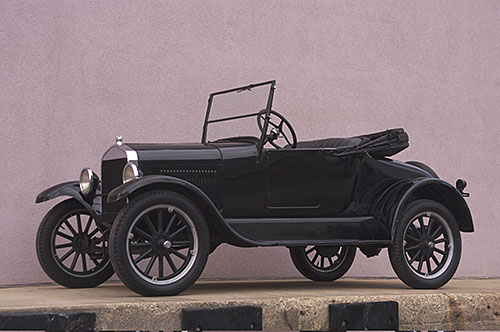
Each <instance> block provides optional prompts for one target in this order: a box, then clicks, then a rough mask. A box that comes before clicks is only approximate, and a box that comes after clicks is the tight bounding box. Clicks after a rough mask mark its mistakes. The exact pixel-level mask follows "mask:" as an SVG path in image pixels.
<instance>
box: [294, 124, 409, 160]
mask: <svg viewBox="0 0 500 332" xmlns="http://www.w3.org/2000/svg"><path fill="white" fill-rule="evenodd" d="M408 146H409V143H408V134H407V133H406V132H405V131H404V129H403V128H395V129H388V130H384V131H380V132H377V133H372V134H365V135H360V136H354V137H347V138H325V139H319V140H314V141H305V142H298V143H297V148H298V149H321V148H323V149H335V150H338V151H339V154H351V153H357V152H367V153H369V154H370V155H371V156H373V157H374V158H382V157H388V156H392V155H394V154H396V153H398V152H400V151H402V150H404V149H406V148H407V147H408ZM287 148H290V147H287Z"/></svg>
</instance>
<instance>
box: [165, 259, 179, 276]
mask: <svg viewBox="0 0 500 332" xmlns="http://www.w3.org/2000/svg"><path fill="white" fill-rule="evenodd" d="M165 258H166V259H167V262H168V265H169V266H170V268H171V269H172V271H173V272H174V273H175V272H177V267H176V266H175V264H174V261H173V260H172V258H171V257H170V255H166V256H165Z"/></svg>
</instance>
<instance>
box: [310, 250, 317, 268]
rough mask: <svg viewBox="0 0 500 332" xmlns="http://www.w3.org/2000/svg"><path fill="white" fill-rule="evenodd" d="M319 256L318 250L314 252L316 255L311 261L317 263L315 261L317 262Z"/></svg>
mask: <svg viewBox="0 0 500 332" xmlns="http://www.w3.org/2000/svg"><path fill="white" fill-rule="evenodd" d="M318 257H319V253H318V252H317V251H316V253H315V254H314V257H313V259H312V261H311V263H312V264H313V265H316V264H315V263H316V259H318Z"/></svg>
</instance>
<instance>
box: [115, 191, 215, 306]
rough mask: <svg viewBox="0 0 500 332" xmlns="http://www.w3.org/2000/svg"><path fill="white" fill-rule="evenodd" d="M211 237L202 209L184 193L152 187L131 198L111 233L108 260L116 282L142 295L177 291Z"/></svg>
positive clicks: (195, 273)
mask: <svg viewBox="0 0 500 332" xmlns="http://www.w3.org/2000/svg"><path fill="white" fill-rule="evenodd" d="M209 250H210V236H209V231H208V227H207V225H206V222H205V219H204V217H203V214H202V213H201V212H200V210H199V209H198V207H197V206H196V205H195V204H193V203H192V202H191V201H190V200H189V199H187V198H186V197H185V196H182V195H180V194H178V193H175V192H171V191H166V190H164V191H163V190H162V191H151V192H148V193H145V194H142V195H141V196H139V197H137V198H135V199H133V200H132V201H131V202H130V203H129V204H128V205H126V206H125V207H124V208H123V210H122V211H121V212H120V213H119V214H118V216H117V217H116V219H115V221H114V223H113V227H112V229H111V234H110V253H111V262H112V264H113V266H114V268H115V270H116V274H117V275H118V277H119V278H120V279H121V281H122V282H123V283H124V284H125V285H126V286H127V287H128V288H130V289H131V290H133V291H135V292H137V293H139V294H141V295H144V296H156V295H176V294H179V293H181V292H182V291H184V290H185V289H187V288H188V287H189V286H191V285H192V284H193V283H194V282H195V281H196V279H198V277H199V276H200V274H201V272H202V271H203V269H204V267H205V264H206V262H207V258H208V253H209Z"/></svg>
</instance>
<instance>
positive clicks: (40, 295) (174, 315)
mask: <svg viewBox="0 0 500 332" xmlns="http://www.w3.org/2000/svg"><path fill="white" fill-rule="evenodd" d="M374 301H397V302H398V303H399V320H400V329H401V330H473V331H479V330H490V331H491V330H497V331H499V330H500V279H456V280H453V281H451V282H450V283H448V285H446V286H445V287H443V288H441V289H438V290H413V289H409V288H407V287H406V286H405V285H404V284H403V283H402V282H401V281H399V280H394V279H350V278H344V279H341V280H338V281H335V282H332V283H314V282H310V281H306V280H245V281H200V282H198V283H196V284H195V285H194V286H193V287H191V288H190V289H189V290H188V291H186V292H185V293H183V294H181V295H179V296H174V297H149V298H146V297H141V296H139V295H137V294H135V293H133V292H132V291H130V290H128V289H127V288H126V287H125V286H123V285H122V284H121V283H118V282H111V283H107V284H104V285H102V286H100V287H97V288H93V289H66V288H63V287H60V286H56V285H43V286H21V287H8V288H0V313H14V312H18V313H19V312H67V311H87V312H95V313H96V314H97V322H96V324H97V329H98V330H115V331H117V330H128V331H131V330H142V331H144V330H170V331H172V330H180V328H181V326H180V325H181V324H180V316H181V309H183V308H201V307H203V308H213V307H224V306H241V305H255V306H260V307H262V316H263V330H265V331H289V330H296V331H297V330H302V331H320V330H323V331H324V330H327V329H328V305H329V304H332V303H356V302H374Z"/></svg>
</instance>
